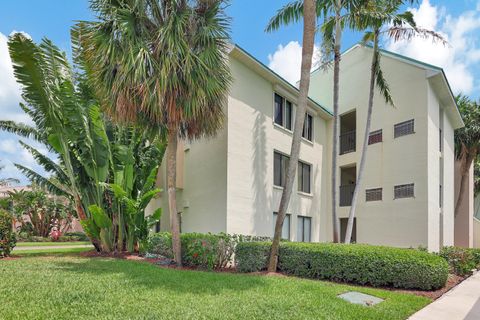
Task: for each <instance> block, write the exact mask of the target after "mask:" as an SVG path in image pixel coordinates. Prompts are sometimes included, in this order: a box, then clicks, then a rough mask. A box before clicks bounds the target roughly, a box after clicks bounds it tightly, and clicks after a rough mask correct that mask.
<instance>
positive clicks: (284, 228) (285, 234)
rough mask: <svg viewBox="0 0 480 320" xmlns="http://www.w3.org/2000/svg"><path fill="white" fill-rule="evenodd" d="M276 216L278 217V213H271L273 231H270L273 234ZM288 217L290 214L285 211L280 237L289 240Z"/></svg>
mask: <svg viewBox="0 0 480 320" xmlns="http://www.w3.org/2000/svg"><path fill="white" fill-rule="evenodd" d="M277 217H278V213H277V212H274V213H273V232H272V234H275V224H276V223H277ZM290 217H291V214H288V213H287V214H286V215H285V220H283V226H282V239H285V240H290Z"/></svg>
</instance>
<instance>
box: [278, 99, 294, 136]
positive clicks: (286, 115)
mask: <svg viewBox="0 0 480 320" xmlns="http://www.w3.org/2000/svg"><path fill="white" fill-rule="evenodd" d="M274 122H275V123H276V124H277V125H279V126H281V127H283V128H285V129H288V130H292V125H293V104H292V103H291V102H290V101H288V100H287V99H285V98H284V97H282V96H281V95H279V94H278V93H275V107H274Z"/></svg>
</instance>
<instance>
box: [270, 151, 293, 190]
mask: <svg viewBox="0 0 480 320" xmlns="http://www.w3.org/2000/svg"><path fill="white" fill-rule="evenodd" d="M289 160H290V158H289V157H288V156H286V155H283V154H281V153H279V152H276V151H275V152H274V153H273V184H274V185H276V186H278V187H283V186H284V185H285V177H286V175H287V170H288V162H289Z"/></svg>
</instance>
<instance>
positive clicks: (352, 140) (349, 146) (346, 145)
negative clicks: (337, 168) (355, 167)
mask: <svg viewBox="0 0 480 320" xmlns="http://www.w3.org/2000/svg"><path fill="white" fill-rule="evenodd" d="M339 140H340V154H345V153H349V152H354V151H355V147H356V145H357V133H356V131H355V130H352V131H349V132H345V133H342V134H341V135H340V139H339Z"/></svg>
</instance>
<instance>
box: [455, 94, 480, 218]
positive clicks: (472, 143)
mask: <svg viewBox="0 0 480 320" xmlns="http://www.w3.org/2000/svg"><path fill="white" fill-rule="evenodd" d="M456 101H457V105H458V108H459V110H460V114H461V115H462V118H463V122H464V123H465V127H463V128H461V129H458V130H457V131H455V157H456V159H457V161H460V163H461V166H460V177H461V178H460V190H459V192H458V195H457V199H456V201H455V216H457V215H458V213H459V210H460V207H461V205H462V203H463V199H464V197H463V196H462V195H463V194H464V193H465V187H466V186H467V184H468V183H467V178H468V173H469V171H470V168H471V166H472V163H473V162H474V161H476V162H477V164H478V163H479V162H480V160H479V156H480V103H479V102H476V101H473V100H471V99H469V98H468V97H467V96H465V95H458V96H457V97H456ZM477 166H478V165H477ZM476 186H478V184H476ZM477 188H478V187H477Z"/></svg>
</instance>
